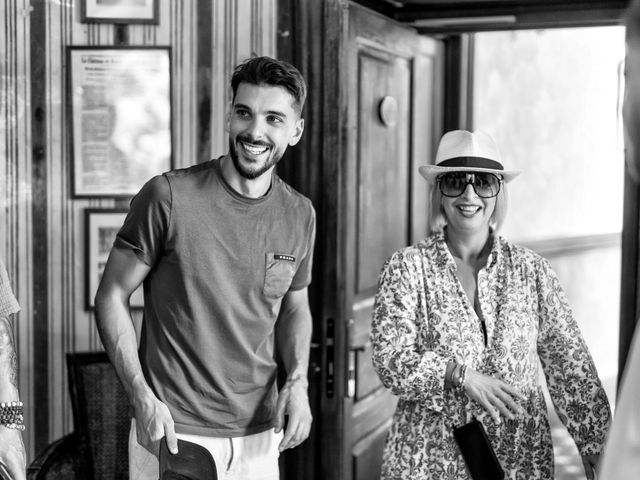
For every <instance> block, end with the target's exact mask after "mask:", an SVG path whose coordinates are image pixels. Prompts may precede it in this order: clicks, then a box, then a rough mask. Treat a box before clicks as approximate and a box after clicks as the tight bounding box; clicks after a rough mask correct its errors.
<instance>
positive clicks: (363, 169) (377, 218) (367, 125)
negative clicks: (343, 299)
mask: <svg viewBox="0 0 640 480" xmlns="http://www.w3.org/2000/svg"><path fill="white" fill-rule="evenodd" d="M410 62H411V59H410V58H402V57H398V56H397V55H396V54H394V53H393V52H388V51H384V50H380V48H379V47H378V46H377V45H375V44H372V45H370V44H361V45H359V48H358V77H357V78H358V88H357V92H356V93H355V94H356V95H357V96H358V115H359V118H358V130H357V132H358V135H357V136H358V138H357V142H358V150H357V155H358V158H357V175H358V179H357V182H358V187H357V188H358V189H357V195H358V198H357V204H356V205H357V206H356V218H357V220H358V229H357V231H356V235H357V249H356V254H357V269H356V294H357V295H363V294H364V295H366V294H370V293H371V290H372V289H375V286H376V282H377V277H378V273H379V271H380V266H381V265H382V263H383V262H384V260H385V259H386V258H387V256H388V255H389V253H390V252H391V251H393V249H395V248H396V247H398V246H402V245H404V244H406V242H407V237H408V233H409V232H408V228H407V226H408V224H409V218H408V217H407V215H406V212H407V211H408V208H407V206H408V203H409V195H408V194H407V191H408V188H409V183H408V182H407V179H408V171H409V163H408V162H404V161H398V160H400V159H406V158H408V151H409V126H410V120H411V118H410V108H409V101H410V98H409V95H410V93H411V63H410ZM382 111H384V112H386V115H381V112H382ZM383 119H385V120H386V122H385V121H383ZM399 213H400V214H399Z"/></svg>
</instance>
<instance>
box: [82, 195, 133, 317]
mask: <svg viewBox="0 0 640 480" xmlns="http://www.w3.org/2000/svg"><path fill="white" fill-rule="evenodd" d="M84 212H85V214H84V223H85V236H86V240H85V249H86V281H85V284H86V287H87V288H86V308H87V310H92V309H94V308H95V301H94V299H95V296H96V292H97V291H98V285H99V284H100V280H101V279H102V273H103V272H104V267H105V265H106V263H107V258H109V253H110V252H111V247H113V241H114V240H115V238H116V235H117V233H118V231H119V230H120V227H122V224H123V223H124V219H125V217H126V216H127V211H126V210H120V209H108V210H107V209H94V208H87V209H85V211H84ZM129 305H130V306H131V308H142V307H143V306H144V296H143V293H142V285H140V288H138V289H137V290H136V291H135V292H133V294H132V295H131V298H130V299H129Z"/></svg>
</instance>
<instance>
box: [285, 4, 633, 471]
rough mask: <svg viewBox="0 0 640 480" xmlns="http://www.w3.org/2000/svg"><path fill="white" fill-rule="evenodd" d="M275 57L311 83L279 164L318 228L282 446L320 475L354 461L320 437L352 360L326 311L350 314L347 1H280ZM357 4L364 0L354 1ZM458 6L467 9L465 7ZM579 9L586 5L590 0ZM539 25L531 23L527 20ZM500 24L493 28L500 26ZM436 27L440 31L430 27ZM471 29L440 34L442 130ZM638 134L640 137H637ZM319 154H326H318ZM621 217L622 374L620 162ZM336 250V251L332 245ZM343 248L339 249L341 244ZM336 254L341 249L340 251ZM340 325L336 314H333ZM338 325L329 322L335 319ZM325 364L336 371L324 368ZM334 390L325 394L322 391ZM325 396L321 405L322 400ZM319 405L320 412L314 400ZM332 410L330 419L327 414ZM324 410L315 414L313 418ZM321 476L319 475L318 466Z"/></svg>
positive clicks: (622, 350)
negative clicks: (302, 378) (304, 403)
mask: <svg viewBox="0 0 640 480" xmlns="http://www.w3.org/2000/svg"><path fill="white" fill-rule="evenodd" d="M277 1H278V12H279V13H278V32H279V36H278V44H277V47H278V48H277V54H278V57H279V58H281V59H283V60H287V61H290V62H291V63H293V64H294V65H296V66H297V67H298V68H300V70H301V72H302V73H303V75H304V76H305V78H306V79H307V81H308V83H309V95H308V100H307V104H306V106H305V110H304V117H305V121H306V126H307V129H306V131H305V135H304V136H303V138H302V140H301V142H300V143H299V144H298V145H297V146H296V147H294V148H290V149H288V151H287V153H286V154H285V155H286V156H285V161H283V162H281V164H280V165H279V166H278V173H279V174H280V176H281V177H283V178H284V179H285V180H286V181H287V182H289V183H290V184H291V185H292V186H293V187H294V188H296V189H298V190H299V191H301V192H302V193H303V194H305V195H307V196H308V197H309V198H310V199H311V200H312V202H313V204H314V206H315V208H316V211H317V213H318V217H317V218H318V225H317V232H318V236H317V239H316V256H315V260H314V270H313V278H314V279H318V280H317V281H315V280H314V281H313V282H312V285H311V289H310V295H311V298H310V300H311V307H312V313H313V315H314V333H313V341H312V343H313V345H312V352H311V361H310V371H309V375H310V385H316V386H319V388H317V389H316V388H314V387H310V400H311V403H312V410H313V412H314V415H315V418H316V420H315V421H314V426H313V429H312V435H311V437H310V439H309V440H308V441H307V442H305V443H304V444H303V445H302V446H301V447H299V448H297V449H295V450H294V451H292V452H290V453H287V454H286V455H284V459H283V462H282V464H283V470H284V471H285V472H286V474H285V476H284V477H283V478H310V479H311V478H326V477H323V476H322V473H323V471H324V468H326V464H327V462H330V463H331V464H333V466H335V468H336V469H338V470H340V471H344V470H345V469H346V468H350V465H351V458H350V451H349V448H345V447H344V445H343V444H341V443H340V442H331V443H329V444H326V443H323V441H322V439H323V438H336V436H337V435H339V434H340V433H341V432H339V431H338V430H337V429H338V428H339V426H340V425H342V424H343V422H344V421H345V408H348V405H347V406H346V407H345V405H344V404H343V402H344V401H345V400H344V399H345V398H346V397H347V395H346V393H347V392H346V391H345V390H346V385H345V382H343V381H336V379H344V378H346V376H347V373H348V372H347V369H348V359H347V354H348V339H347V338H346V335H345V334H336V331H335V329H332V327H331V326H330V322H331V320H333V321H334V322H337V319H344V318H347V315H348V314H349V312H346V311H344V309H345V306H346V305H347V298H346V296H345V292H346V290H347V289H345V288H341V287H343V286H341V285H336V284H335V279H337V278H344V277H343V276H342V277H341V276H340V275H339V273H340V272H341V271H343V269H344V266H345V265H347V264H348V262H346V260H347V259H346V258H344V255H345V253H344V252H346V251H347V250H348V249H346V248H342V247H344V246H345V243H346V242H347V241H348V239H347V238H346V237H345V229H344V228H343V226H342V221H343V217H342V214H343V212H341V211H340V208H339V206H340V205H342V204H343V201H344V200H345V198H344V196H345V192H346V191H347V188H348V185H347V182H348V178H347V177H348V176H347V175H346V172H345V170H344V165H343V164H342V161H341V159H343V158H347V155H348V142H347V138H348V137H347V134H348V128H349V127H348V125H349V124H348V120H349V119H348V115H347V114H348V111H347V103H348V102H347V99H346V98H344V92H346V91H348V90H347V87H348V81H349V79H348V78H346V72H347V70H348V69H346V68H341V66H343V65H345V62H346V61H347V58H348V51H347V46H346V44H345V39H346V38H347V35H346V32H347V29H348V9H349V5H350V3H351V2H350V1H349V0H321V1H318V0H277ZM359 3H362V2H359ZM460 8H463V7H462V6H461V7H460ZM585 10H590V6H589V4H588V3H586V4H585ZM596 10H597V7H594V9H593V11H591V12H590V13H589V15H588V16H589V19H590V21H589V22H588V26H598V25H612V20H611V17H610V16H607V15H603V16H602V18H601V19H600V20H599V19H598V12H597V11H596ZM551 13H553V12H552V10H549V11H547V12H541V13H540V14H541V17H540V18H541V19H543V20H544V28H553V27H578V26H587V25H576V23H575V22H569V21H567V20H566V19H562V18H558V21H557V22H553V23H551V24H550V23H549V14H551ZM528 27H529V28H534V27H535V22H533V23H531V24H529V25H528ZM497 29H498V28H496V30H497ZM429 33H432V34H434V35H438V32H435V31H430V32H429ZM472 33H473V30H471V29H469V30H468V31H465V32H460V31H457V32H455V33H453V34H452V33H450V32H449V33H447V32H444V31H443V32H441V34H442V35H441V36H440V38H441V39H442V40H444V43H445V59H446V61H445V66H444V72H443V81H445V80H446V81H445V83H444V84H445V85H447V86H448V90H445V91H443V92H442V94H443V96H444V98H445V105H444V110H443V118H442V122H443V123H442V124H443V126H444V128H445V129H454V128H470V125H469V119H470V118H471V113H472V112H471V105H472V103H473V98H472V85H473V78H472V69H471V68H469V66H470V65H472V61H473V36H472V35H471V34H472ZM637 140H638V143H640V138H639V139H637ZM318 159H322V162H319V161H318ZM625 177H626V178H625V191H624V205H623V211H624V222H623V231H622V268H621V280H622V281H621V296H620V305H621V308H620V338H619V341H620V346H619V352H618V358H619V378H620V376H621V375H622V373H623V369H624V365H625V363H626V358H627V356H628V353H629V346H630V344H631V340H632V337H633V334H634V331H635V326H636V323H637V319H638V315H639V311H640V292H639V287H640V255H639V252H638V248H639V247H640V184H638V183H636V182H635V181H633V180H632V179H631V178H630V176H629V174H628V173H627V172H626V171H625ZM329 252H332V253H329ZM341 252H342V253H341ZM341 255H342V256H341ZM335 324H337V323H335ZM335 324H334V325H335ZM329 369H331V370H332V372H333V377H332V376H331V375H330V374H329V373H328V370H329ZM329 388H330V389H332V390H333V394H332V396H331V397H330V398H325V399H324V401H323V402H320V400H319V398H320V397H321V396H322V395H326V390H327V389H329ZM321 403H322V405H321ZM321 407H322V416H324V419H323V418H322V416H320V409H321ZM329 417H331V421H325V420H326V418H329ZM319 419H320V421H318V420H319ZM318 474H320V476H318V477H317V475H318Z"/></svg>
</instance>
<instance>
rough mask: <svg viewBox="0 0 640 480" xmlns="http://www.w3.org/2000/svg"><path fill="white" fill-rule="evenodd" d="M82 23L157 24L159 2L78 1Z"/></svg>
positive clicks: (134, 0)
mask: <svg viewBox="0 0 640 480" xmlns="http://www.w3.org/2000/svg"><path fill="white" fill-rule="evenodd" d="M80 21H81V22H82V23H124V24H129V23H142V24H151V25H157V24H158V23H159V0H80Z"/></svg>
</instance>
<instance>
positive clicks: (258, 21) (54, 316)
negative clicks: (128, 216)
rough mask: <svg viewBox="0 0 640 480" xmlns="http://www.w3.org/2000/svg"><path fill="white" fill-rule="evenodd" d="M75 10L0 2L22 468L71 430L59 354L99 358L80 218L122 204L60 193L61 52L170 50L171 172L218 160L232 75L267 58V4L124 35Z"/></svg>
mask: <svg viewBox="0 0 640 480" xmlns="http://www.w3.org/2000/svg"><path fill="white" fill-rule="evenodd" d="M80 1H81V0H32V2H29V1H28V0H2V1H0V18H1V19H3V22H2V23H3V28H2V31H3V33H2V35H3V39H2V40H0V207H1V208H0V256H1V257H2V258H3V259H4V261H5V263H6V264H7V268H8V270H9V274H10V276H11V279H12V282H13V285H14V289H15V291H16V294H17V296H18V299H19V301H20V304H21V306H22V311H21V312H20V314H19V315H18V316H17V322H16V323H17V325H16V340H17V344H18V349H19V368H20V390H21V395H22V397H23V400H24V401H25V404H26V419H25V422H26V424H27V430H26V432H25V442H26V444H27V449H28V454H29V459H28V460H29V461H31V460H32V459H33V455H34V453H36V452H38V451H40V449H41V448H43V447H44V446H45V445H46V444H47V443H49V442H50V441H52V440H54V439H56V438H59V437H60V436H62V435H63V434H65V433H67V432H68V431H70V430H71V428H72V418H71V413H70V406H69V399H68V395H67V385H66V364H65V354H66V353H67V352H72V351H86V350H98V349H101V344H100V340H99V338H98V335H97V331H96V328H95V322H94V317H93V312H91V311H86V310H85V288H84V287H85V256H84V255H85V238H84V236H85V233H84V224H83V223H84V210H85V209H86V208H105V209H106V208H113V207H124V208H126V206H127V205H128V200H129V199H114V198H100V199H77V198H72V196H71V194H70V191H71V187H70V182H71V178H72V177H71V175H72V168H71V158H70V144H69V128H70V119H69V118H68V113H67V108H66V104H67V99H68V91H67V84H66V74H67V70H66V69H67V65H66V47H68V46H72V45H73V46H83V45H103V46H109V45H114V44H116V42H119V41H120V40H122V35H123V34H124V36H125V39H126V42H127V44H129V45H135V46H147V45H148V46H152V45H158V46H170V47H171V52H172V65H171V67H172V82H173V83H172V84H173V89H172V90H173V91H172V130H173V162H174V166H176V167H183V166H187V165H191V164H194V163H197V162H198V161H202V160H205V159H208V158H210V157H211V156H213V155H218V154H221V153H224V152H226V148H227V147H226V134H225V132H224V125H225V110H226V106H227V103H228V99H229V98H228V90H227V84H228V79H229V75H230V73H231V71H232V69H233V66H234V65H235V64H236V63H237V62H238V61H239V60H241V59H244V58H246V57H248V56H249V55H250V54H252V53H256V54H261V55H262V54H266V55H275V51H276V21H277V18H276V1H275V0H215V1H213V2H210V3H209V2H197V1H196V0H183V1H180V2H178V1H172V0H158V1H159V18H160V20H159V24H158V25H129V26H126V27H115V26H114V25H113V24H89V23H82V22H81V21H80V3H79V2H80ZM203 42H204V43H203ZM36 405H37V408H36Z"/></svg>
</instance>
